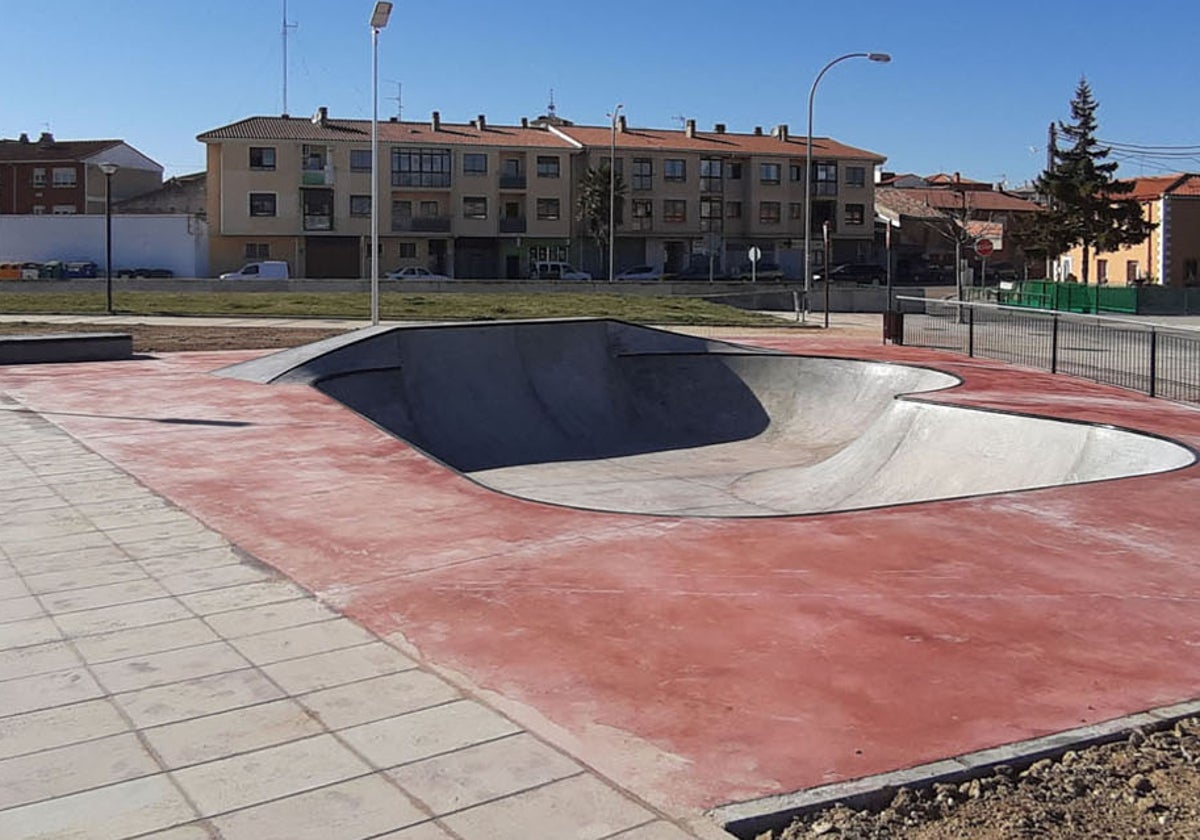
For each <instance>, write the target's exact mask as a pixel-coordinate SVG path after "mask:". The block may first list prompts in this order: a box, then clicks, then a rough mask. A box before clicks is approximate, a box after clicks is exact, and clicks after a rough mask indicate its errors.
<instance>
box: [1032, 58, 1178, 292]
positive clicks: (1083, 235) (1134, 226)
mask: <svg viewBox="0 0 1200 840" xmlns="http://www.w3.org/2000/svg"><path fill="white" fill-rule="evenodd" d="M1097 107H1098V103H1097V102H1096V100H1095V99H1093V98H1092V89H1091V88H1090V87H1089V86H1088V83H1087V79H1080V80H1079V86H1078V87H1076V88H1075V98H1074V99H1072V100H1071V119H1072V120H1073V122H1070V123H1063V122H1060V123H1059V124H1058V127H1059V130H1060V131H1061V133H1062V135H1063V136H1064V137H1065V138H1066V139H1067V140H1068V141H1070V142H1071V144H1072V145H1071V146H1070V148H1067V149H1053V150H1052V159H1051V165H1050V168H1049V169H1047V170H1046V171H1045V172H1043V173H1042V174H1041V175H1040V176H1039V177H1038V179H1037V189H1038V192H1040V193H1041V194H1042V195H1044V196H1046V197H1047V198H1048V199H1049V201H1050V209H1049V211H1048V212H1046V213H1045V214H1043V215H1042V216H1041V217H1039V222H1040V227H1041V231H1040V235H1039V236H1038V237H1037V238H1038V240H1040V241H1039V242H1038V244H1039V245H1040V246H1043V247H1045V249H1046V250H1047V251H1048V252H1049V253H1051V254H1054V255H1059V254H1062V253H1065V252H1066V251H1069V250H1070V249H1071V248H1073V247H1074V246H1076V245H1082V246H1083V266H1082V271H1083V282H1084V283H1087V282H1088V262H1089V256H1090V252H1092V251H1095V252H1096V253H1102V252H1104V251H1114V250H1116V249H1117V248H1119V247H1121V246H1122V245H1136V244H1137V243H1139V242H1143V241H1144V240H1145V239H1146V237H1147V236H1149V235H1150V231H1152V230H1154V228H1155V227H1156V225H1154V224H1153V223H1151V222H1147V221H1146V220H1145V219H1143V218H1142V208H1141V206H1140V205H1139V204H1138V202H1137V200H1136V199H1132V198H1122V196H1125V195H1128V194H1129V193H1130V192H1132V190H1133V184H1132V182H1122V181H1118V180H1117V179H1116V178H1115V173H1116V171H1117V163H1116V162H1115V161H1111V162H1105V160H1106V158H1108V156H1109V153H1110V152H1111V151H1112V150H1111V149H1109V148H1106V147H1103V146H1101V145H1100V144H1099V143H1098V142H1097V141H1096V128H1097V123H1096V108H1097Z"/></svg>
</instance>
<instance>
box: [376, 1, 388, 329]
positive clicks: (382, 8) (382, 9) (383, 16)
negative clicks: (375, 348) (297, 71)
mask: <svg viewBox="0 0 1200 840" xmlns="http://www.w3.org/2000/svg"><path fill="white" fill-rule="evenodd" d="M391 14H392V4H391V3H388V2H386V0H379V2H377V3H376V4H375V9H374V10H373V11H372V12H371V326H376V325H377V324H378V323H379V30H380V29H383V28H384V27H385V26H387V23H388V17H389V16H390V15H391Z"/></svg>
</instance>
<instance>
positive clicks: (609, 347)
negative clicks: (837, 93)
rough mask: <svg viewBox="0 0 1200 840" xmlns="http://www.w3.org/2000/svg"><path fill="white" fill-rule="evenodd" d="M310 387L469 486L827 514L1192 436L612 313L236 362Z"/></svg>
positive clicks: (632, 502)
mask: <svg viewBox="0 0 1200 840" xmlns="http://www.w3.org/2000/svg"><path fill="white" fill-rule="evenodd" d="M219 373H220V375H223V376H231V377H235V378H239V379H248V380H251V381H257V382H286V383H308V384H310V385H312V386H313V387H315V388H318V389H319V390H320V391H322V392H323V393H325V394H327V395H328V396H330V397H332V398H334V399H336V400H338V401H340V402H342V403H343V404H345V405H346V406H348V407H349V408H351V409H353V410H354V411H356V412H358V413H359V414H361V415H362V416H364V417H366V418H368V419H369V420H371V421H373V422H374V423H376V424H377V425H379V426H380V427H382V428H383V429H386V430H387V431H389V432H390V433H392V434H394V435H396V436H397V437H399V438H401V439H403V440H404V441H406V442H407V443H409V444H410V445H412V446H414V447H416V448H418V449H420V450H422V451H423V452H425V453H426V454H428V455H429V456H431V457H433V458H435V459H437V460H438V461H440V462H442V463H443V464H445V465H447V466H449V467H451V468H453V469H455V470H458V471H459V472H461V473H462V474H464V475H466V476H467V477H469V478H470V479H471V480H473V481H475V482H477V483H479V484H481V485H483V486H485V487H488V488H491V489H493V490H496V491H499V492H502V493H505V494H508V495H511V496H516V497H519V498H524V499H529V500H532V501H537V502H545V503H550V504H555V505H563V506H567V507H574V508H583V509H590V510H601V511H612V512H621V513H638V514H658V515H669V516H697V517H763V516H781V515H798V514H814V513H830V512H835V511H845V510H861V509H864V508H873V507H882V506H888V505H900V504H911V503H916V502H924V501H931V500H935V499H953V498H962V497H968V496H976V495H982V494H991V493H1005V492H1013V491H1018V490H1027V489H1033V488H1041V487H1050V486H1055V485H1062V484H1079V483H1084V482H1092V481H1103V480H1107V479H1115V478H1122V477H1125V476H1131V475H1145V474H1149V473H1156V472H1164V471H1168V470H1173V469H1178V468H1182V467H1185V466H1188V465H1190V464H1191V463H1193V461H1194V460H1195V458H1194V455H1193V453H1192V452H1191V450H1189V449H1187V448H1186V447H1183V446H1181V445H1179V444H1176V443H1174V442H1172V441H1169V440H1165V439H1162V438H1157V437H1154V436H1151V435H1147V434H1142V433H1138V432H1132V431H1128V430H1124V429H1119V428H1114V427H1110V426H1101V425H1094V424H1087V423H1077V422H1069V421H1063V420H1053V419H1048V418H1040V417H1032V416H1026V415H1020V414H1012V413H1005V412H999V411H991V410H986V409H978V408H968V407H962V406H955V405H948V404H939V403H936V402H933V401H929V400H927V399H923V398H922V397H921V396H920V395H921V394H926V393H928V392H931V391H936V390H940V389H945V388H950V387H953V386H955V385H957V384H958V382H959V380H958V379H957V378H956V377H953V376H951V375H949V374H945V373H942V372H939V371H935V370H931V369H928V368H922V367H916V366H910V365H902V364H893V363H884V362H873V361H859V360H854V359H835V358H824V357H813V356H793V355H785V354H781V353H776V352H772V351H767V350H760V349H757V348H750V347H744V346H739V345H734V344H728V343H725V342H720V341H713V340H707V339H701V338H694V337H690V336H685V335H679V334H675V333H671V332H666V331H662V330H657V329H652V328H647V327H639V326H635V325H632V324H627V323H623V322H619V321H611V320H567V321H526V322H506V323H487V324H447V325H433V326H415V327H375V328H371V329H368V330H362V331H358V332H355V333H350V334H348V335H345V336H337V337H335V338H332V339H327V340H325V341H322V342H317V343H315V344H310V345H307V346H305V347H300V348H294V349H292V350H286V351H283V352H280V353H276V354H272V355H270V356H266V357H263V358H260V359H256V360H252V361H249V362H244V363H242V364H238V365H234V366H231V367H229V368H225V369H223V370H222V371H220V372H219Z"/></svg>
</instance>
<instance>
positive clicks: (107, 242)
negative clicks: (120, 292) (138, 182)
mask: <svg viewBox="0 0 1200 840" xmlns="http://www.w3.org/2000/svg"><path fill="white" fill-rule="evenodd" d="M118 169H120V167H119V166H117V165H116V164H115V163H101V164H100V171H101V172H103V173H104V302H105V306H104V309H105V311H106V312H107V313H108V314H109V315H111V314H113V298H112V178H113V176H114V175H116V174H117V170H118Z"/></svg>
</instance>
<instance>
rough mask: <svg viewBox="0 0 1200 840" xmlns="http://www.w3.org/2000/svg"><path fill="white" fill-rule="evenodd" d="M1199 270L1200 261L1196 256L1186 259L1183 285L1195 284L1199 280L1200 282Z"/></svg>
mask: <svg viewBox="0 0 1200 840" xmlns="http://www.w3.org/2000/svg"><path fill="white" fill-rule="evenodd" d="M1198 270H1200V261H1197V260H1196V258H1195V257H1192V258H1190V259H1186V260H1184V261H1183V285H1185V286H1195V285H1196V283H1197V282H1200V275H1198V273H1197V272H1198Z"/></svg>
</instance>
